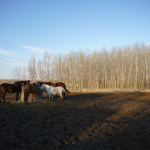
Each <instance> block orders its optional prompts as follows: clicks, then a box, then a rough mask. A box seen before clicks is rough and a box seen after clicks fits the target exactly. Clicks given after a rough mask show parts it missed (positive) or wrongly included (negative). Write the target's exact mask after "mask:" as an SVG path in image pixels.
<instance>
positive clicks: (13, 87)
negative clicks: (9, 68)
mask: <svg viewBox="0 0 150 150" xmlns="http://www.w3.org/2000/svg"><path fill="white" fill-rule="evenodd" d="M28 82H30V81H29V80H28V81H17V82H15V83H14V84H9V83H3V84H1V87H0V92H1V95H0V97H1V96H2V97H3V100H4V102H6V101H5V96H6V93H15V92H17V93H16V101H17V100H18V96H19V93H20V92H21V84H22V83H24V84H26V83H28ZM20 94H21V93H20Z"/></svg>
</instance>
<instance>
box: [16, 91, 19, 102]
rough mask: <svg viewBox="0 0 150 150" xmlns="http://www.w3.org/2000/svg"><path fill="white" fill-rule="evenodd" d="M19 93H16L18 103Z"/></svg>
mask: <svg viewBox="0 0 150 150" xmlns="http://www.w3.org/2000/svg"><path fill="white" fill-rule="evenodd" d="M18 96H19V92H17V93H16V101H17V100H18Z"/></svg>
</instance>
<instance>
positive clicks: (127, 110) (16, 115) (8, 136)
mask: <svg viewBox="0 0 150 150" xmlns="http://www.w3.org/2000/svg"><path fill="white" fill-rule="evenodd" d="M44 95H45V97H44V98H43V99H42V100H40V101H38V102H31V103H29V105H24V104H23V102H20V101H18V102H15V95H14V94H8V93H7V94H6V102H7V103H0V148H1V150H2V149H11V150H20V149H22V150H25V149H33V150H34V149H35V150H37V149H38V150H46V149H48V150H49V149H50V150H51V149H52V150H56V149H67V150H71V149H74V150H75V149H86V150H123V149H125V150H126V149H131V150H132V149H133V150H134V149H137V150H138V149H139V150H143V149H150V93H148V92H147V93H144V92H124V93H123V92H122V93H119V92H99V93H92V92H91V93H86V92H72V93H71V94H70V95H67V96H66V97H67V100H64V101H60V100H58V99H55V100H50V101H49V100H47V98H46V93H44Z"/></svg>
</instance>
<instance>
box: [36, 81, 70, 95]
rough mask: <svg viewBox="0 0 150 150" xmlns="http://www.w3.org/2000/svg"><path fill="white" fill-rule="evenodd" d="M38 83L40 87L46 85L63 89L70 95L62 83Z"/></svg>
mask: <svg viewBox="0 0 150 150" xmlns="http://www.w3.org/2000/svg"><path fill="white" fill-rule="evenodd" d="M38 83H39V84H40V86H41V85H43V84H47V85H49V86H53V87H57V86H61V87H63V88H64V89H65V91H66V92H68V93H69V94H70V92H69V91H68V90H67V89H66V85H65V83H63V82H57V83H53V82H40V81H38Z"/></svg>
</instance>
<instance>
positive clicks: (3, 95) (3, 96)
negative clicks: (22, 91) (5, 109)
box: [2, 93, 6, 103]
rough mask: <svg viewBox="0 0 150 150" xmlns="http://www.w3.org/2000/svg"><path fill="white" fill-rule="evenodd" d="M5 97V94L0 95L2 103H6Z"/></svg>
mask: <svg viewBox="0 0 150 150" xmlns="http://www.w3.org/2000/svg"><path fill="white" fill-rule="evenodd" d="M5 95H6V93H5V94H2V98H3V101H4V103H6V101H5Z"/></svg>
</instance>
